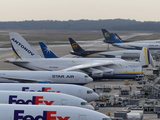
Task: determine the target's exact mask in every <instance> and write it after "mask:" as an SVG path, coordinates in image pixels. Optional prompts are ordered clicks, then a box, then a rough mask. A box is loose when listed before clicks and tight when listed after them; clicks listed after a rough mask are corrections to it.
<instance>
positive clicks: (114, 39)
mask: <svg viewBox="0 0 160 120" xmlns="http://www.w3.org/2000/svg"><path fill="white" fill-rule="evenodd" d="M110 35H111V38H112V40H113V42H114V43H123V42H122V41H121V38H120V37H119V36H118V35H117V34H116V33H111V34H110Z"/></svg>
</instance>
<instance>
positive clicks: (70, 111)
mask: <svg viewBox="0 0 160 120" xmlns="http://www.w3.org/2000/svg"><path fill="white" fill-rule="evenodd" d="M0 113H1V114H0V118H1V119H2V120H111V119H110V118H109V117H108V116H107V115H105V114H102V113H100V112H96V111H93V110H89V109H85V108H80V107H73V106H59V105H57V106H56V105H55V106H47V105H14V104H11V105H9V104H0Z"/></svg>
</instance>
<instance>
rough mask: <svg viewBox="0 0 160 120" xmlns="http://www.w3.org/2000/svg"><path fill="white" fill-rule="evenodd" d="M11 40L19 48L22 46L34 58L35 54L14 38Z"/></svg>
mask: <svg viewBox="0 0 160 120" xmlns="http://www.w3.org/2000/svg"><path fill="white" fill-rule="evenodd" d="M11 40H12V41H13V42H15V43H16V44H17V45H18V46H20V47H21V48H22V49H23V50H25V51H26V52H28V53H29V54H30V55H32V56H33V55H34V53H33V52H32V51H31V50H29V49H28V48H26V47H25V46H24V45H22V44H21V43H20V42H19V41H18V40H16V39H14V38H12V39H11Z"/></svg>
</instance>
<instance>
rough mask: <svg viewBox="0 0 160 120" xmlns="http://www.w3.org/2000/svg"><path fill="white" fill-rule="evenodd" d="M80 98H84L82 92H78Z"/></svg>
mask: <svg viewBox="0 0 160 120" xmlns="http://www.w3.org/2000/svg"><path fill="white" fill-rule="evenodd" d="M78 97H80V98H82V91H81V90H78Z"/></svg>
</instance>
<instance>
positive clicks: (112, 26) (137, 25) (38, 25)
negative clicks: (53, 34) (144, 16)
mask: <svg viewBox="0 0 160 120" xmlns="http://www.w3.org/2000/svg"><path fill="white" fill-rule="evenodd" d="M102 28H106V29H108V30H136V31H137V30H138V31H160V22H150V21H147V22H140V21H136V20H129V19H127V20H126V19H108V20H69V21H52V20H44V21H34V20H31V21H18V22H17V21H12V22H0V29H1V30H4V29H23V30H43V29H45V30H100V29H102Z"/></svg>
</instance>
